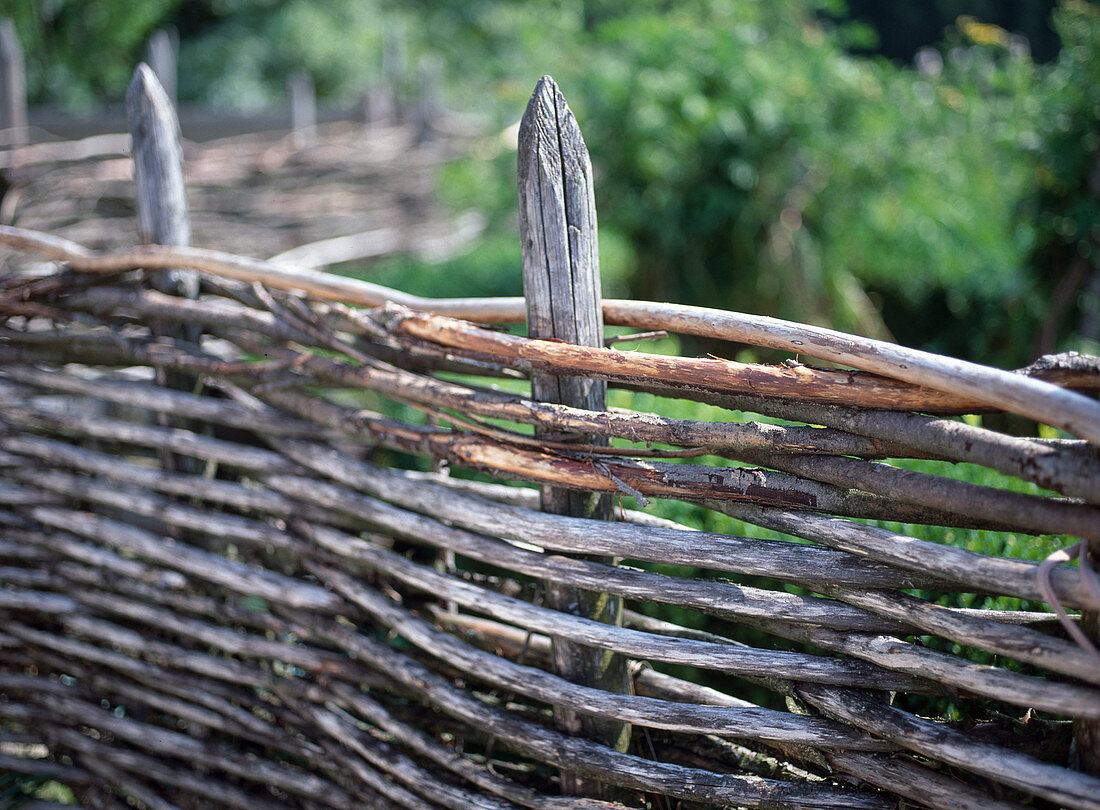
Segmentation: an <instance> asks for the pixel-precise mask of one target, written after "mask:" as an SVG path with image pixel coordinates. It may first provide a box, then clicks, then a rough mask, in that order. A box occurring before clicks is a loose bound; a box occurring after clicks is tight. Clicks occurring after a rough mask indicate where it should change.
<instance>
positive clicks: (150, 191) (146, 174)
mask: <svg viewBox="0 0 1100 810" xmlns="http://www.w3.org/2000/svg"><path fill="white" fill-rule="evenodd" d="M126 114H127V117H128V118H129V122H130V137H131V138H132V139H133V146H132V151H133V156H134V187H135V195H136V198H135V199H136V204H137V218H138V233H139V236H140V238H141V242H142V244H144V245H176V246H187V245H190V244H191V220H190V218H189V217H188V215H187V193H186V189H185V187H184V184H183V149H182V147H181V146H180V126H179V119H177V118H176V111H175V110H174V109H173V108H172V102H171V100H170V99H169V98H168V94H167V93H165V91H164V88H163V87H162V86H161V84H160V82H159V81H158V80H157V77H156V76H155V75H154V74H153V71H152V69H151V68H150V67H149V66H148V65H146V64H144V63H142V64H140V65H138V66H137V70H135V71H134V78H133V80H132V81H131V82H130V87H129V89H128V90H127V91H126ZM153 284H154V286H155V287H156V288H157V289H159V290H160V291H161V292H164V293H168V294H170V295H182V296H183V297H185V298H197V297H198V277H197V275H196V274H195V272H194V271H190V270H186V271H185V270H162V271H158V272H157V273H156V274H154V276H153Z"/></svg>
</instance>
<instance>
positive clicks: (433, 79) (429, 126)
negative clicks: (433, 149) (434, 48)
mask: <svg viewBox="0 0 1100 810" xmlns="http://www.w3.org/2000/svg"><path fill="white" fill-rule="evenodd" d="M419 73H420V76H419V79H420V94H419V96H418V97H417V100H416V118H417V122H416V123H417V137H418V138H419V140H420V141H421V142H424V141H428V140H431V139H432V138H433V137H434V136H435V126H436V119H437V118H439V116H440V114H441V113H442V111H443V101H442V98H441V92H442V91H441V84H442V82H443V57H441V56H440V55H439V54H428V55H426V56H424V57H423V58H421V60H420V67H419Z"/></svg>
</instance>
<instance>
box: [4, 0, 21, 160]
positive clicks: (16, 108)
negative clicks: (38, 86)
mask: <svg viewBox="0 0 1100 810" xmlns="http://www.w3.org/2000/svg"><path fill="white" fill-rule="evenodd" d="M0 129H6V130H9V132H8V140H7V143H6V144H4V145H6V146H22V145H23V144H25V143H26V142H27V73H26V67H25V65H24V62H23V49H22V47H20V45H19V37H18V35H17V34H16V33H15V23H13V22H12V21H11V19H10V18H8V17H5V18H4V19H3V20H0Z"/></svg>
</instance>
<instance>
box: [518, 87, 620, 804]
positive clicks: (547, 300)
mask: <svg viewBox="0 0 1100 810" xmlns="http://www.w3.org/2000/svg"><path fill="white" fill-rule="evenodd" d="M519 218H520V237H521V240H522V244H523V284H524V292H525V296H526V300H527V328H528V333H529V334H530V335H531V336H533V337H540V338H556V339H559V340H565V341H568V342H570V343H577V344H580V345H584V346H601V345H602V341H603V316H602V312H601V299H600V266H599V255H598V248H597V241H596V204H595V195H594V192H593V184H592V164H591V162H590V160H589V157H588V149H587V147H586V146H585V144H584V139H583V138H582V136H581V131H580V127H578V125H577V121H576V119H575V118H574V117H573V113H572V111H571V110H570V109H569V107H568V105H566V103H565V98H564V97H563V96H562V94H561V91H560V90H559V89H558V86H557V84H555V83H554V80H553V79H552V78H550V77H549V76H543V77H542V79H540V80H539V83H538V85H537V86H536V87H535V92H534V95H532V96H531V101H530V103H529V104H528V105H527V111H526V112H525V113H524V115H523V120H522V121H521V123H520V130H519ZM532 390H533V394H534V397H535V398H536V399H538V400H541V401H544V402H555V403H561V404H563V405H570V406H572V407H576V408H585V409H587V410H593V411H602V410H605V408H606V402H605V400H606V384H605V383H604V382H602V381H599V380H593V379H586V378H582V377H555V376H550V375H535V376H534V377H533V378H532ZM553 438H555V439H557V440H562V439H563V438H564V439H566V440H569V439H574V440H577V441H580V442H584V443H589V444H598V441H597V440H596V439H595V438H593V437H581V436H564V437H563V436H562V435H560V434H557V435H554V436H553ZM611 507H612V502H611V499H610V498H609V497H607V496H603V497H597V496H596V495H594V494H591V493H587V492H579V491H575V490H569V489H562V488H551V487H546V488H544V489H543V491H542V509H543V511H544V512H553V513H555V514H559V515H573V516H578V517H589V518H599V519H604V520H609V519H611V516H612V510H611ZM593 559H596V558H593ZM602 561H603V562H610V561H609V560H607V559H603V560H602ZM546 589H547V597H548V602H549V604H550V605H551V606H552V607H554V608H555V609H557V610H561V611H564V612H568V613H573V614H576V615H579V616H585V617H588V618H591V619H597V620H599V621H602V622H606V623H609V624H616V625H618V624H621V623H622V600H621V599H619V598H617V597H613V596H610V595H609V594H606V593H595V592H592V591H582V590H579V589H576V588H569V587H564V586H558V585H554V584H552V583H547V585H546ZM553 665H554V671H555V672H557V673H558V674H560V675H562V676H564V677H566V678H568V679H569V680H571V681H574V682H575V683H581V684H585V685H588V686H597V687H600V688H602V689H605V690H607V691H609V692H618V693H627V692H629V691H630V680H629V675H628V672H627V667H626V660H625V659H624V658H623V657H622V656H620V655H615V654H612V653H610V652H607V651H605V650H599V649H595V648H591V647H584V646H580V645H578V644H573V643H569V642H565V641H563V640H561V639H557V638H555V639H554V640H553ZM555 717H556V720H557V724H558V727H559V728H561V729H562V730H564V731H566V732H568V733H570V734H574V735H583V736H588V737H592V738H595V739H598V740H600V741H601V742H603V743H605V744H606V745H609V746H611V747H613V748H615V749H617V750H619V751H625V750H626V746H627V744H628V743H629V741H630V726H629V725H628V724H624V723H618V722H607V721H605V720H599V719H596V718H594V717H591V716H587V715H579V714H577V713H575V712H570V711H564V710H561V709H558V710H556V715H555ZM604 787H605V786H604V785H603V784H601V783H599V782H596V781H595V780H591V779H587V778H583V777H580V776H578V775H576V774H573V773H565V772H563V773H562V789H563V790H564V791H565V792H567V793H571V794H575V795H589V796H597V797H598V796H600V795H602V794H603V793H604V792H605V791H604Z"/></svg>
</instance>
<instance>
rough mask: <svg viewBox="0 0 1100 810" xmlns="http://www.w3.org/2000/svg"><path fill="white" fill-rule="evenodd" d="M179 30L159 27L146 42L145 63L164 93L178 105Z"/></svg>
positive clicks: (174, 104)
mask: <svg viewBox="0 0 1100 810" xmlns="http://www.w3.org/2000/svg"><path fill="white" fill-rule="evenodd" d="M178 50H179V32H177V31H176V29H175V28H158V29H157V30H156V31H154V32H153V35H152V36H151V37H149V41H148V42H147V43H146V44H145V63H146V64H147V65H149V67H150V68H152V70H153V73H154V74H155V75H156V77H157V81H159V82H160V86H161V87H163V88H164V94H165V95H166V96H168V100H169V101H170V102H172V107H173V108H174V107H175V106H176V52H177V51H178Z"/></svg>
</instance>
